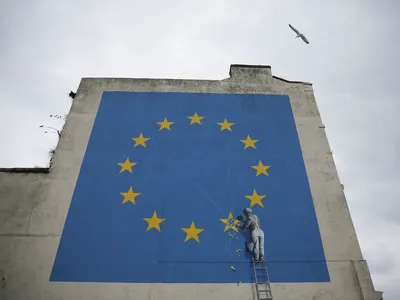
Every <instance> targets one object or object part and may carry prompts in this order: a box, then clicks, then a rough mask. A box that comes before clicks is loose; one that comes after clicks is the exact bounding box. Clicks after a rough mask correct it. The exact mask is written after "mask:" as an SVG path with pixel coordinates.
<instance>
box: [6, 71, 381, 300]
mask: <svg viewBox="0 0 400 300" xmlns="http://www.w3.org/2000/svg"><path fill="white" fill-rule="evenodd" d="M103 91H144V92H147V91H151V92H200V93H257V94H286V95H289V97H290V100H291V104H292V109H293V113H294V116H295V122H296V126H297V130H298V135H299V139H300V144H301V148H302V152H303V157H304V160H305V165H306V170H307V175H308V178H309V182H310V187H311V191H312V195H313V200H314V204H315V210H316V213H317V219H318V224H319V229H320V232H321V235H322V242H323V246H324V250H325V255H326V259H327V262H328V268H329V273H330V277H331V282H330V283H291V284H278V283H273V284H272V285H271V286H272V294H273V296H274V299H280V300H286V299H287V300H289V299H310V300H311V299H314V300H318V299H319V300H322V299H341V300H346V299H347V300H356V299H360V300H376V299H380V296H379V293H376V292H375V291H374V287H373V284H372V281H371V277H370V274H369V271H368V267H367V264H366V262H365V261H364V260H363V257H362V254H361V251H360V247H359V244H358V241H357V237H356V233H355V230H354V227H353V224H352V221H351V217H350V214H349V211H348V207H347V204H346V199H345V195H344V193H343V190H342V187H341V184H340V181H339V178H338V175H337V172H336V168H335V164H334V162H333V158H332V155H331V150H330V148H329V144H328V141H327V138H326V135H325V131H324V126H323V124H322V121H321V118H320V115H319V112H318V108H317V105H316V102H315V98H314V95H313V89H312V86H311V85H310V84H305V83H290V82H286V81H284V80H281V79H279V78H275V77H273V76H272V74H271V69H270V68H268V67H262V66H240V65H232V66H231V71H230V78H228V79H224V80H221V81H206V80H202V81H199V80H169V79H117V78H83V79H82V81H81V84H80V86H79V89H78V91H77V94H76V97H75V99H74V102H73V105H72V108H71V111H70V114H69V116H68V118H67V121H66V124H65V126H64V129H63V132H62V136H61V139H60V141H59V144H58V146H57V149H56V153H55V156H54V160H53V167H52V170H51V172H50V173H49V174H47V175H45V174H15V173H10V172H7V173H4V172H3V173H0V198H1V206H0V217H1V219H0V276H2V277H3V278H4V280H3V281H2V287H0V299H7V300H10V299H96V300H98V299H129V298H133V299H163V300H169V299H171V300H172V299H241V300H244V299H254V287H253V286H252V285H251V284H243V285H241V286H240V287H237V286H236V284H213V285H209V284H207V285H200V284H173V285H168V284H145V283H143V284H128V283H118V284H111V283H107V284H105V283H59V282H57V283H55V282H49V276H50V272H51V269H52V266H53V262H54V258H55V255H56V251H57V247H58V243H59V239H60V236H61V233H62V230H63V226H64V222H65V219H66V215H67V213H68V208H69V204H70V201H71V198H72V195H73V192H74V187H75V184H76V181H77V178H78V175H79V170H80V166H81V163H82V159H83V157H84V154H85V150H86V146H87V144H88V139H89V136H90V134H91V130H92V126H93V123H94V120H95V117H96V113H97V109H98V106H99V103H100V99H101V96H102V92H103Z"/></svg>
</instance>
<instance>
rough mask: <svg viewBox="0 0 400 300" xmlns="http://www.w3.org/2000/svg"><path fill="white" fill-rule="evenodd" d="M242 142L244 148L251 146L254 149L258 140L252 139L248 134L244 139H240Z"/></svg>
mask: <svg viewBox="0 0 400 300" xmlns="http://www.w3.org/2000/svg"><path fill="white" fill-rule="evenodd" d="M240 141H241V142H242V143H244V145H245V146H244V149H247V148H248V147H252V148H254V149H256V145H255V143H257V142H258V140H252V139H251V137H250V136H249V135H248V136H247V139H245V140H240Z"/></svg>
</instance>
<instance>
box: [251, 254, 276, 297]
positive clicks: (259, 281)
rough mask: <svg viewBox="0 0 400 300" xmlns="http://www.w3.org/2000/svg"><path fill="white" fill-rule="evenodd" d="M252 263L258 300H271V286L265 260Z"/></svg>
mask: <svg viewBox="0 0 400 300" xmlns="http://www.w3.org/2000/svg"><path fill="white" fill-rule="evenodd" d="M252 261H253V271H254V280H255V284H256V291H257V299H258V300H272V293H271V286H270V284H269V276H268V270H267V264H266V262H265V259H263V260H262V261H254V257H252Z"/></svg>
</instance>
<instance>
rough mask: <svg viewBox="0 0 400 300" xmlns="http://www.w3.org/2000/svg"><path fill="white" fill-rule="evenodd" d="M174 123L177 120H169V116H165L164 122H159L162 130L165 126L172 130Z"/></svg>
mask: <svg viewBox="0 0 400 300" xmlns="http://www.w3.org/2000/svg"><path fill="white" fill-rule="evenodd" d="M174 123H175V122H168V120H167V118H164V121H162V122H157V124H159V125H160V130H162V129H163V128H166V129H168V130H171V128H170V125H172V124H174Z"/></svg>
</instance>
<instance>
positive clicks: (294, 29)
mask: <svg viewBox="0 0 400 300" xmlns="http://www.w3.org/2000/svg"><path fill="white" fill-rule="evenodd" d="M289 27H290V28H291V29H292V30H293V31H294V32H296V34H299V33H300V32H299V31H298V30H297V29H296V28H294V27H293V26H292V25H290V24H289Z"/></svg>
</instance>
